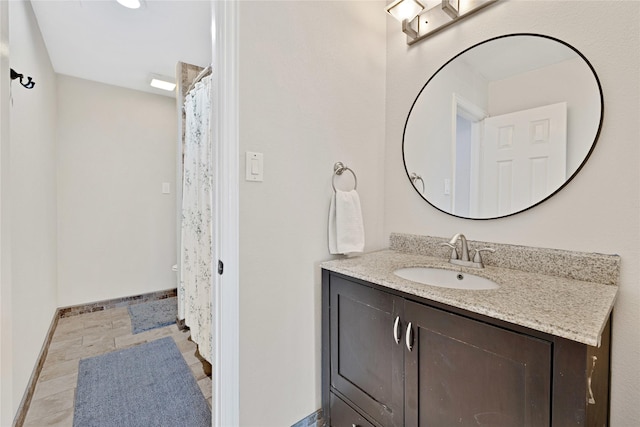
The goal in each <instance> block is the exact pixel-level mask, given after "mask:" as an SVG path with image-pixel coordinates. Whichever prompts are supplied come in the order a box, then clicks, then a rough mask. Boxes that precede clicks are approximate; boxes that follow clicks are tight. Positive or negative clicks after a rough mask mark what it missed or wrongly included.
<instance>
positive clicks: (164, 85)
mask: <svg viewBox="0 0 640 427" xmlns="http://www.w3.org/2000/svg"><path fill="white" fill-rule="evenodd" d="M149 84H150V85H151V86H152V87H155V88H158V89H162V90H166V91H172V90H174V89H175V88H176V83H175V81H173V79H172V78H171V77H164V76H158V75H155V74H154V75H152V76H151V82H150V83H149Z"/></svg>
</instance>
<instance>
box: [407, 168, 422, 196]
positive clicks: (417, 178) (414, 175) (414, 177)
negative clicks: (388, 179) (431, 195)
mask: <svg viewBox="0 0 640 427" xmlns="http://www.w3.org/2000/svg"><path fill="white" fill-rule="evenodd" d="M409 179H411V182H412V183H413V185H414V186H415V187H416V190H417V189H418V184H417V182H418V181H420V183H421V184H422V191H421V192H420V194H424V181H423V179H422V177H421V176H420V175H418V174H417V173H415V172H412V173H411V175H409Z"/></svg>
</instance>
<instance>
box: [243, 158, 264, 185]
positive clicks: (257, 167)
mask: <svg viewBox="0 0 640 427" xmlns="http://www.w3.org/2000/svg"><path fill="white" fill-rule="evenodd" d="M245 170H246V180H247V181H254V182H262V181H264V155H263V154H262V153H252V152H251V151H247V153H246V163H245Z"/></svg>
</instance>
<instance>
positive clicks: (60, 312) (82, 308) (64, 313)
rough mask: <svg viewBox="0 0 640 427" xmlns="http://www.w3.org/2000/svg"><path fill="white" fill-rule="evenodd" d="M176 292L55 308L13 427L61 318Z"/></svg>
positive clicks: (19, 425)
mask: <svg viewBox="0 0 640 427" xmlns="http://www.w3.org/2000/svg"><path fill="white" fill-rule="evenodd" d="M177 292H178V290H177V289H176V288H174V289H168V290H166V291H157V292H150V293H147V294H142V295H135V296H130V297H123V298H114V299H110V300H104V301H97V302H92V303H89V304H79V305H74V306H69V307H63V308H57V309H56V311H55V313H54V314H53V319H52V320H51V325H49V330H48V331H47V335H46V337H45V339H44V344H43V345H42V348H41V349H40V354H39V355H38V359H37V360H36V365H35V367H34V368H33V372H32V373H31V377H30V378H29V382H28V383H27V388H26V390H25V392H24V395H23V396H22V400H21V401H20V406H19V407H18V411H17V412H16V416H15V418H14V420H13V427H22V425H23V424H24V421H25V418H26V417H27V411H28V410H29V405H30V404H31V399H33V394H34V392H35V390H36V384H37V383H38V378H39V377H40V373H41V372H42V367H43V366H44V361H45V360H46V358H47V354H48V353H49V345H50V344H51V340H52V339H53V334H54V333H55V331H56V327H57V326H58V319H61V318H63V317H70V316H77V315H79V314H85V313H93V312H95V311H103V310H107V309H110V308H118V307H127V306H129V305H133V304H139V303H141V302H148V301H156V300H161V299H165V298H171V297H175V296H177Z"/></svg>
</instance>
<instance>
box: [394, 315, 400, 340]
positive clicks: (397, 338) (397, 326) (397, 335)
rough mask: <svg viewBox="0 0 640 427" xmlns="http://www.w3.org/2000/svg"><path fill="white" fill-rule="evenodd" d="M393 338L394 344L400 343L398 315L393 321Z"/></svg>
mask: <svg viewBox="0 0 640 427" xmlns="http://www.w3.org/2000/svg"><path fill="white" fill-rule="evenodd" d="M393 339H394V340H395V341H396V344H400V316H396V321H395V322H394V323H393Z"/></svg>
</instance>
